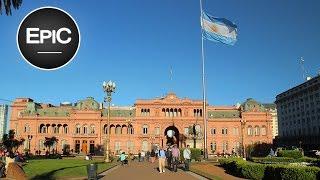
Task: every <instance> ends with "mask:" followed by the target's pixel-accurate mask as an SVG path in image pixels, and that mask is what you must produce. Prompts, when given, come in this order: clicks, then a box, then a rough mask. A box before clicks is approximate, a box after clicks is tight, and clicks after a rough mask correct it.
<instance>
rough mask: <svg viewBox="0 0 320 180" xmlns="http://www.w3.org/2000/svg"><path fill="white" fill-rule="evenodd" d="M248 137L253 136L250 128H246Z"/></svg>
mask: <svg viewBox="0 0 320 180" xmlns="http://www.w3.org/2000/svg"><path fill="white" fill-rule="evenodd" d="M247 131H248V136H252V135H253V130H252V126H248V129H247Z"/></svg>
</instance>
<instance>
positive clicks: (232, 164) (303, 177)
mask: <svg viewBox="0 0 320 180" xmlns="http://www.w3.org/2000/svg"><path fill="white" fill-rule="evenodd" d="M219 162H220V164H221V166H223V167H224V168H225V169H226V171H227V172H228V173H230V174H232V175H234V176H238V177H243V178H247V179H275V180H280V179H284V180H292V179H295V180H309V179H310V180H311V179H319V178H320V168H317V167H296V166H290V165H266V164H258V163H253V162H247V161H244V160H239V159H220V160H219Z"/></svg>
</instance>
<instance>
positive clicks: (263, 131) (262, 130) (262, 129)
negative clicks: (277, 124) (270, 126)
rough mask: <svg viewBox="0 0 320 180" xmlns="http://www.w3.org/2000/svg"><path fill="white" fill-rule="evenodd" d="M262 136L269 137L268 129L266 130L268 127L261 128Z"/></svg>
mask: <svg viewBox="0 0 320 180" xmlns="http://www.w3.org/2000/svg"><path fill="white" fill-rule="evenodd" d="M261 135H262V136H265V135H267V128H266V126H262V127H261Z"/></svg>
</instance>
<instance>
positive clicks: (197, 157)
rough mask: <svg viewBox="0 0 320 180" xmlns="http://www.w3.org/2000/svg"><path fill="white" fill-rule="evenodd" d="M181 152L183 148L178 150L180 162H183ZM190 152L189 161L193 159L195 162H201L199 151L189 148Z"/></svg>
mask: <svg viewBox="0 0 320 180" xmlns="http://www.w3.org/2000/svg"><path fill="white" fill-rule="evenodd" d="M183 150H184V148H181V149H180V159H181V160H182V161H184V158H183ZM190 151H191V159H194V160H196V161H201V157H202V155H201V149H197V148H190Z"/></svg>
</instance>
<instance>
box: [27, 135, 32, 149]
mask: <svg viewBox="0 0 320 180" xmlns="http://www.w3.org/2000/svg"><path fill="white" fill-rule="evenodd" d="M31 139H32V135H28V140H29V141H28V150H29V152H30V151H31V146H30V142H31Z"/></svg>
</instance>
